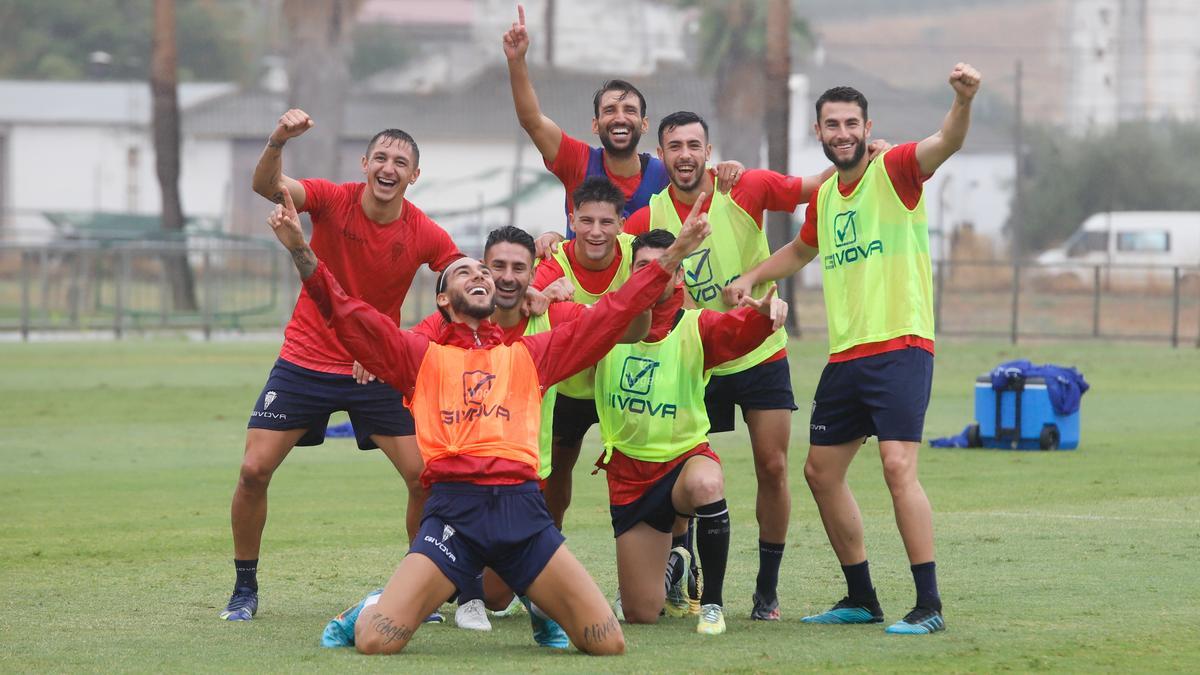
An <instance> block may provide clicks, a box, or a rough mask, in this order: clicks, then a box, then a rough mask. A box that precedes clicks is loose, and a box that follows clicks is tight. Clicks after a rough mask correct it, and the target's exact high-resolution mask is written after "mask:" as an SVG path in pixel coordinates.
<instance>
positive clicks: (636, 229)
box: [625, 206, 650, 237]
mask: <svg viewBox="0 0 1200 675" xmlns="http://www.w3.org/2000/svg"><path fill="white" fill-rule="evenodd" d="M649 231H650V207H649V206H643V207H642V208H640V209H638V210H637V211H634V212H633V213H631V214H629V217H628V218H626V219H625V234H632V235H633V236H635V237H636V236H637V235H639V234H645V233H647V232H649Z"/></svg>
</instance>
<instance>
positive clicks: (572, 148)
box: [543, 131, 592, 199]
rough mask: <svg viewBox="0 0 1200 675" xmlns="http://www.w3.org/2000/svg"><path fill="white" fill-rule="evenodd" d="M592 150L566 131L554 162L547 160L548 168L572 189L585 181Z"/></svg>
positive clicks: (568, 196)
mask: <svg viewBox="0 0 1200 675" xmlns="http://www.w3.org/2000/svg"><path fill="white" fill-rule="evenodd" d="M591 150H592V149H591V148H590V147H588V144H587V143H584V142H583V141H581V140H579V139H578V138H572V137H570V136H568V135H567V132H565V131H564V132H563V135H562V140H561V141H559V144H558V154H557V155H555V156H554V161H553V162H545V164H546V168H547V169H549V170H550V173H552V174H554V175H555V176H557V177H558V180H559V181H560V182H561V183H562V184H563V186H564V187H566V188H567V190H572V189H574V186H576V185H578V184H579V183H581V182H583V175H584V174H585V173H587V162H588V153H589V152H591ZM543 161H544V160H543ZM570 198H571V195H570V194H568V195H567V199H570Z"/></svg>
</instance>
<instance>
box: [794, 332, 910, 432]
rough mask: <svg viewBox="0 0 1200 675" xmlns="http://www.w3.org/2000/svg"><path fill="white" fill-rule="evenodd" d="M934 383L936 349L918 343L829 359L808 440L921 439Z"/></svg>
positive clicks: (815, 401) (810, 424)
mask: <svg viewBox="0 0 1200 675" xmlns="http://www.w3.org/2000/svg"><path fill="white" fill-rule="evenodd" d="M932 384H933V354H930V353H929V352H927V351H925V350H924V349H921V348H919V347H908V348H906V349H900V350H896V351H891V352H884V353H882V354H876V355H874V356H866V357H863V358H861V359H854V360H852V361H844V362H842V363H830V364H827V365H826V366H825V370H824V372H822V373H821V381H820V383H819V384H817V393H816V394H814V396H813V408H812V417H811V419H810V420H809V432H808V438H809V442H810V443H812V444H813V445H839V444H841V443H846V442H848V441H852V440H855V439H857V438H862V437H864V436H877V437H878V438H879V440H881V441H916V442H920V440H921V433H922V431H923V430H924V428H925V409H926V408H928V407H929V388H930V386H931V385H932Z"/></svg>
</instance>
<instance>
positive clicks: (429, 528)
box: [409, 481, 566, 595]
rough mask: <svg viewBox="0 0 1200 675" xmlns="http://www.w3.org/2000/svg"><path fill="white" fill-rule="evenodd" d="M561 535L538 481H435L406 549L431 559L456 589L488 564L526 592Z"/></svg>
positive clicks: (475, 582)
mask: <svg viewBox="0 0 1200 675" xmlns="http://www.w3.org/2000/svg"><path fill="white" fill-rule="evenodd" d="M564 541H566V540H565V538H564V537H563V536H562V533H561V532H559V531H558V528H556V527H554V520H552V519H551V518H550V511H549V510H547V509H546V500H545V499H543V498H542V492H541V490H539V489H538V483H537V481H529V482H528V483H521V484H519V485H475V484H473V483H434V484H433V487H432V489H431V490H430V492H429V499H427V500H426V502H425V510H424V511H423V512H422V513H421V529H420V531H419V532H417V538H416V539H414V540H413V543H412V548H410V549H409V553H420V554H421V555H423V556H425V557H427V558H429V559H430V560H432V561H433V564H435V565H437V566H438V569H439V570H441V571H442V574H444V575H446V578H447V579H449V580H450V581H451V582H452V583H453V584H454V586H455V588H457V589H459V591H462V590H464V589H470V588H472V587H477V586H478V585H479V581H478V577H479V575H481V574H483V568H484V567H490V568H492V569H493V570H495V572H496V574H499V575H500V578H501V579H503V580H504V583H506V584H508V586H509V588H511V589H513V591H515V592H516V593H517V595H524V594H525V591H526V590H527V589H528V588H529V585H530V584H532V583H533V580H534V579H536V578H537V576H538V575H539V574H541V573H542V570H543V569H545V568H546V563H548V562H550V558H551V557H552V556H553V555H554V552H555V551H557V550H558V547H559V546H562V543H563V542H564Z"/></svg>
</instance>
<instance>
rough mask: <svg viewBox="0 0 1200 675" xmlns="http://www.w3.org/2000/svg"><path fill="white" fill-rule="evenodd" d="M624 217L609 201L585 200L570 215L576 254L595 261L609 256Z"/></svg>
mask: <svg viewBox="0 0 1200 675" xmlns="http://www.w3.org/2000/svg"><path fill="white" fill-rule="evenodd" d="M623 224H624V219H623V218H621V214H620V213H618V212H617V207H616V206H614V205H613V204H610V203H608V202H583V203H582V204H580V205H579V206H577V207H575V213H574V214H572V216H571V229H572V230H574V231H575V255H576V256H578V257H579V258H582V259H585V260H588V261H590V262H593V263H601V262H603V261H605V260H608V259H610V256H612V255H613V254H614V253H613V252H614V250H615V248H616V245H617V235H618V234H620V232H621V226H622V225H623Z"/></svg>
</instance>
